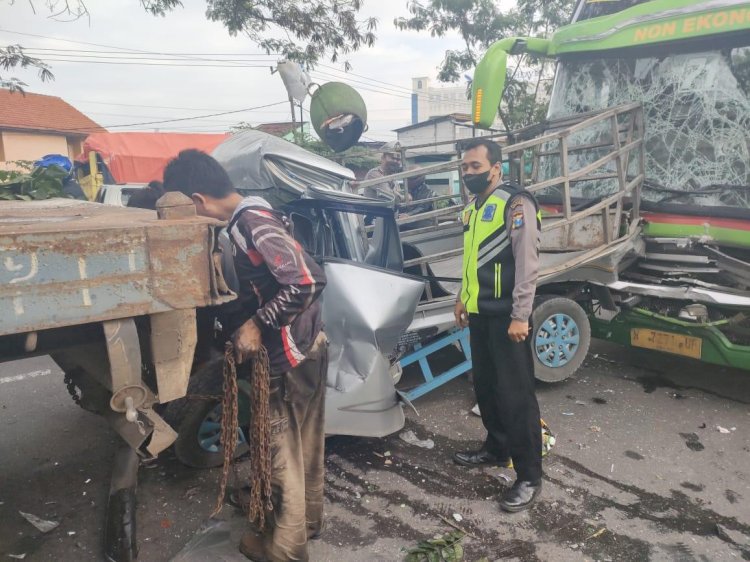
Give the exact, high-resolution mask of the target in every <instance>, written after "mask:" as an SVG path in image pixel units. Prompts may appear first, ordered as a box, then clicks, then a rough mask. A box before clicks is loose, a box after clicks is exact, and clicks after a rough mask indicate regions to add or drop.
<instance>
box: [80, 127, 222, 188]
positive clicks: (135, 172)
mask: <svg viewBox="0 0 750 562" xmlns="http://www.w3.org/2000/svg"><path fill="white" fill-rule="evenodd" d="M228 137H229V134H228V133H221V134H202V133H94V134H93V135H89V137H88V138H87V139H86V140H85V141H84V143H83V154H81V155H80V156H79V157H78V158H77V160H79V161H82V162H85V161H87V159H88V155H89V152H91V151H92V150H94V151H96V152H98V153H99V154H100V155H101V157H102V158H103V159H104V163H105V164H106V165H107V167H108V168H109V171H110V172H111V173H112V176H113V177H114V178H115V181H116V182H117V183H148V182H150V181H152V180H159V181H161V180H162V175H163V174H164V168H165V167H166V165H167V163H168V162H169V161H170V160H171V159H172V158H174V157H175V156H177V154H178V153H179V152H180V151H182V150H185V149H187V148H197V149H198V150H202V151H204V152H208V153H210V152H211V151H213V149H214V148H216V146H217V145H218V144H219V143H221V142H222V141H223V140H225V139H227V138H228Z"/></svg>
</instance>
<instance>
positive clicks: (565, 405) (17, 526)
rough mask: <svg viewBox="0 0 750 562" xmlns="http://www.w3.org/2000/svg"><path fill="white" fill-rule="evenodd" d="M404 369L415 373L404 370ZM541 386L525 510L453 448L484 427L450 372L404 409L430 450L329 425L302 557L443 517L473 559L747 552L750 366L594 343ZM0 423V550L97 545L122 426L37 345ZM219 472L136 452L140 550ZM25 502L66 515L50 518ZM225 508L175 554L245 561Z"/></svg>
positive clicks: (490, 473)
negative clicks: (323, 473) (320, 494)
mask: <svg viewBox="0 0 750 562" xmlns="http://www.w3.org/2000/svg"><path fill="white" fill-rule="evenodd" d="M415 382H416V378H415V374H414V373H413V372H411V373H407V374H406V375H405V380H404V381H403V382H402V384H404V385H407V386H408V385H409V384H415ZM538 396H539V400H540V404H541V407H542V412H543V416H544V418H545V420H546V421H547V422H548V423H549V425H550V426H551V427H552V429H553V431H554V433H555V434H556V436H557V445H556V447H555V448H554V450H553V453H552V454H551V455H550V456H549V457H548V458H547V459H546V460H545V480H544V491H543V497H542V500H541V501H540V502H539V504H538V505H537V506H535V507H534V508H533V509H531V510H530V511H528V512H526V513H520V514H514V515H509V514H504V513H502V512H500V511H499V509H498V508H497V503H496V497H497V495H498V494H499V493H500V492H501V490H502V489H503V487H504V486H506V485H507V484H506V479H508V478H509V477H512V476H513V474H512V472H511V471H507V470H500V469H495V468H488V469H480V470H467V469H464V468H461V467H459V466H457V465H454V464H453V463H452V462H451V460H450V457H451V455H452V453H453V452H454V451H455V450H459V449H464V448H467V447H471V446H473V445H477V444H478V443H479V440H480V439H481V437H482V428H481V422H480V420H479V418H476V417H474V416H472V415H471V414H469V413H468V410H469V409H470V408H471V406H472V405H473V400H472V397H471V388H470V385H469V383H468V382H467V380H466V379H465V378H459V379H457V380H455V381H453V382H452V383H450V384H448V385H446V386H444V387H442V388H440V389H438V390H436V391H434V392H433V393H431V394H428V395H427V396H425V397H423V398H421V399H419V400H417V402H416V404H415V405H416V406H417V408H418V410H419V416H417V415H415V414H413V413H408V421H407V429H412V430H413V431H415V432H416V433H417V435H418V436H419V438H421V439H425V438H431V439H433V440H434V442H435V448H434V449H432V450H426V449H422V448H419V447H416V446H414V445H408V444H406V443H405V442H403V441H401V440H400V439H399V438H398V435H394V436H391V437H388V438H385V439H355V438H345V437H335V438H331V439H329V441H328V443H327V457H326V459H327V460H326V462H327V477H326V483H327V492H326V494H327V505H326V513H327V517H328V526H327V529H326V531H325V534H324V536H323V538H322V539H321V540H319V541H315V542H314V543H312V546H311V559H312V560H313V561H334V560H335V561H350V560H357V561H360V560H362V561H367V560H389V561H390V560H401V559H402V558H403V556H404V552H403V549H404V548H409V547H411V546H414V545H416V543H417V542H419V541H420V540H423V539H426V538H430V537H432V536H433V535H436V534H443V533H446V532H448V531H450V530H452V527H451V526H449V525H448V523H446V521H445V520H446V519H447V520H449V521H452V522H453V523H454V524H456V525H458V526H459V527H461V528H462V529H464V530H465V531H466V532H467V533H468V534H469V535H470V536H466V538H465V539H464V541H463V545H464V548H465V551H466V560H468V561H476V560H479V559H480V558H482V557H486V558H487V559H488V560H498V559H502V560H508V559H510V560H523V561H527V560H528V561H531V560H543V561H547V560H554V561H558V560H563V561H564V560H611V561H629V560H634V561H635V560H638V561H640V560H659V561H660V560H679V561H689V560H710V561H722V560H742V559H744V560H750V462H749V461H750V408H749V407H748V405H749V404H750V374H748V373H745V372H740V371H732V370H727V369H722V368H718V367H713V366H709V365H704V364H701V363H697V362H692V361H689V360H682V359H680V358H675V357H669V356H665V355H660V354H657V353H651V352H646V351H640V350H639V351H633V350H627V349H622V348H618V347H615V346H609V345H604V344H597V345H595V346H593V348H592V353H591V355H590V356H589V359H588V360H587V362H586V363H585V364H584V367H583V368H582V369H581V370H580V371H579V373H577V375H576V376H575V377H574V378H572V379H570V380H568V381H566V382H564V383H561V384H558V385H544V386H540V387H539V389H538ZM719 426H720V427H722V428H726V429H727V430H728V433H722V432H721V431H720V430H718V429H717V427H719ZM0 427H2V428H3V431H2V432H0V560H12V559H13V558H9V557H8V556H9V555H18V556H20V555H23V554H25V555H26V557H25V560H30V561H37V560H45V561H46V560H55V561H60V560H63V561H67V560H71V561H73V560H75V561H87V560H100V559H101V555H100V552H101V537H102V522H103V513H104V506H105V503H106V497H107V490H108V485H109V473H110V460H111V457H112V455H113V453H114V450H115V448H116V446H117V440H118V439H119V438H116V437H115V436H114V434H113V433H111V432H110V431H109V430H108V429H107V428H106V426H105V425H104V424H103V423H102V422H101V420H99V419H98V418H97V417H96V416H94V415H92V414H89V413H87V412H84V411H82V410H80V409H79V408H78V407H77V406H76V405H75V404H74V403H73V402H72V400H71V399H70V397H69V396H68V394H67V391H66V389H65V387H64V385H63V383H62V374H61V373H60V372H59V370H58V369H57V368H56V366H55V365H54V363H51V361H49V360H47V359H35V360H31V361H24V362H19V363H13V364H5V365H0ZM387 461H390V462H387ZM217 478H218V471H216V470H214V471H198V470H191V469H186V468H184V467H182V466H181V465H180V464H179V463H178V462H177V461H176V460H175V458H174V456H173V455H172V454H171V452H168V453H166V454H164V455H162V457H160V459H159V460H158V461H157V462H156V463H153V464H150V465H149V466H148V467H142V468H141V471H140V482H139V484H140V487H139V511H138V537H139V541H140V545H141V552H140V558H139V559H140V560H144V561H148V562H151V561H161V560H169V559H171V558H173V557H174V556H175V555H177V554H178V553H179V552H180V550H181V549H183V547H184V546H185V544H186V543H188V541H189V540H190V539H191V537H193V536H194V535H195V532H196V530H197V529H199V528H200V527H201V524H202V523H203V522H204V521H205V519H206V518H207V517H208V514H209V513H210V512H211V510H212V507H213V502H214V501H215V494H216V483H217ZM19 511H23V512H26V513H31V514H34V515H36V516H39V517H41V518H43V519H49V520H54V521H58V522H59V523H60V524H59V526H58V527H57V528H55V529H54V530H52V531H51V532H49V533H47V534H43V533H41V532H39V531H37V530H36V529H35V528H34V527H33V526H32V525H30V524H29V523H28V522H26V521H25V520H24V519H23V518H22V517H21V515H20V514H19ZM454 514H457V515H458V517H456V516H455V515H454ZM223 517H224V519H225V523H223V524H222V525H223V527H220V528H223V529H224V530H226V533H227V535H226V537H227V538H228V540H227V542H226V544H225V545H224V549H223V550H222V549H221V548H219V549H218V550H215V551H214V553H213V554H203V555H202V556H199V555H197V554H194V555H192V556H183V557H182V560H185V561H192V562H197V561H198V560H219V559H224V560H242V559H243V558H241V557H240V556H239V555H234V550H233V546H232V545H233V544H234V543H233V541H235V540H236V538H237V535H238V533H240V532H241V529H242V526H243V521H242V518H241V517H240V516H238V515H236V514H235V513H234V512H233V510H232V508H230V507H226V508H225V509H224V512H223ZM457 519H460V520H461V521H460V522H456V520H457ZM217 537H218V538H221V536H220V535H214V538H217ZM219 551H221V552H222V553H223V554H222V553H220V552H219Z"/></svg>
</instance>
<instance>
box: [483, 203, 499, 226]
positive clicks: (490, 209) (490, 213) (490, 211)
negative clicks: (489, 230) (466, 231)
mask: <svg viewBox="0 0 750 562" xmlns="http://www.w3.org/2000/svg"><path fill="white" fill-rule="evenodd" d="M496 210H497V205H495V204H494V203H493V204H492V205H487V206H486V207H485V208H484V211H483V212H482V221H484V222H490V221H491V220H492V219H493V218H495V211H496Z"/></svg>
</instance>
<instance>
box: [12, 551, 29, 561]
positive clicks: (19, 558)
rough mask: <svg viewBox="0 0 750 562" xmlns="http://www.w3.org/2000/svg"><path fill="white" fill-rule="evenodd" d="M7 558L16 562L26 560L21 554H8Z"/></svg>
mask: <svg viewBox="0 0 750 562" xmlns="http://www.w3.org/2000/svg"><path fill="white" fill-rule="evenodd" d="M8 558H15V559H16V560H23V559H24V558H26V553H25V552H24V553H23V554H8Z"/></svg>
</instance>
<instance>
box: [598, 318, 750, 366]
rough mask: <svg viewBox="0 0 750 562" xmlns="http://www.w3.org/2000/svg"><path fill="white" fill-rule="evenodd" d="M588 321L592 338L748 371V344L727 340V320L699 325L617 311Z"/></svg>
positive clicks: (749, 349)
mask: <svg viewBox="0 0 750 562" xmlns="http://www.w3.org/2000/svg"><path fill="white" fill-rule="evenodd" d="M590 320H591V334H592V336H593V337H595V338H599V339H604V340H609V341H612V342H615V343H619V344H621V345H629V346H633V347H641V348H645V349H652V350H656V351H662V352H666V353H672V354H674V355H680V356H683V357H689V358H692V359H698V360H701V361H705V362H707V363H713V364H715V365H723V366H726V367H733V368H737V369H745V370H750V345H743V344H742V343H733V342H732V341H730V340H729V338H727V336H726V335H725V334H724V333H723V332H722V331H721V329H720V326H721V325H723V324H726V322H727V320H722V321H719V322H709V323H704V324H699V323H695V322H688V321H683V320H678V319H675V318H669V317H666V316H662V315H660V314H656V313H653V312H650V311H647V310H641V309H632V310H628V311H623V312H620V313H619V314H617V316H615V317H614V318H613V319H612V320H609V321H607V320H603V319H601V318H596V317H594V316H591V317H590Z"/></svg>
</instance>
